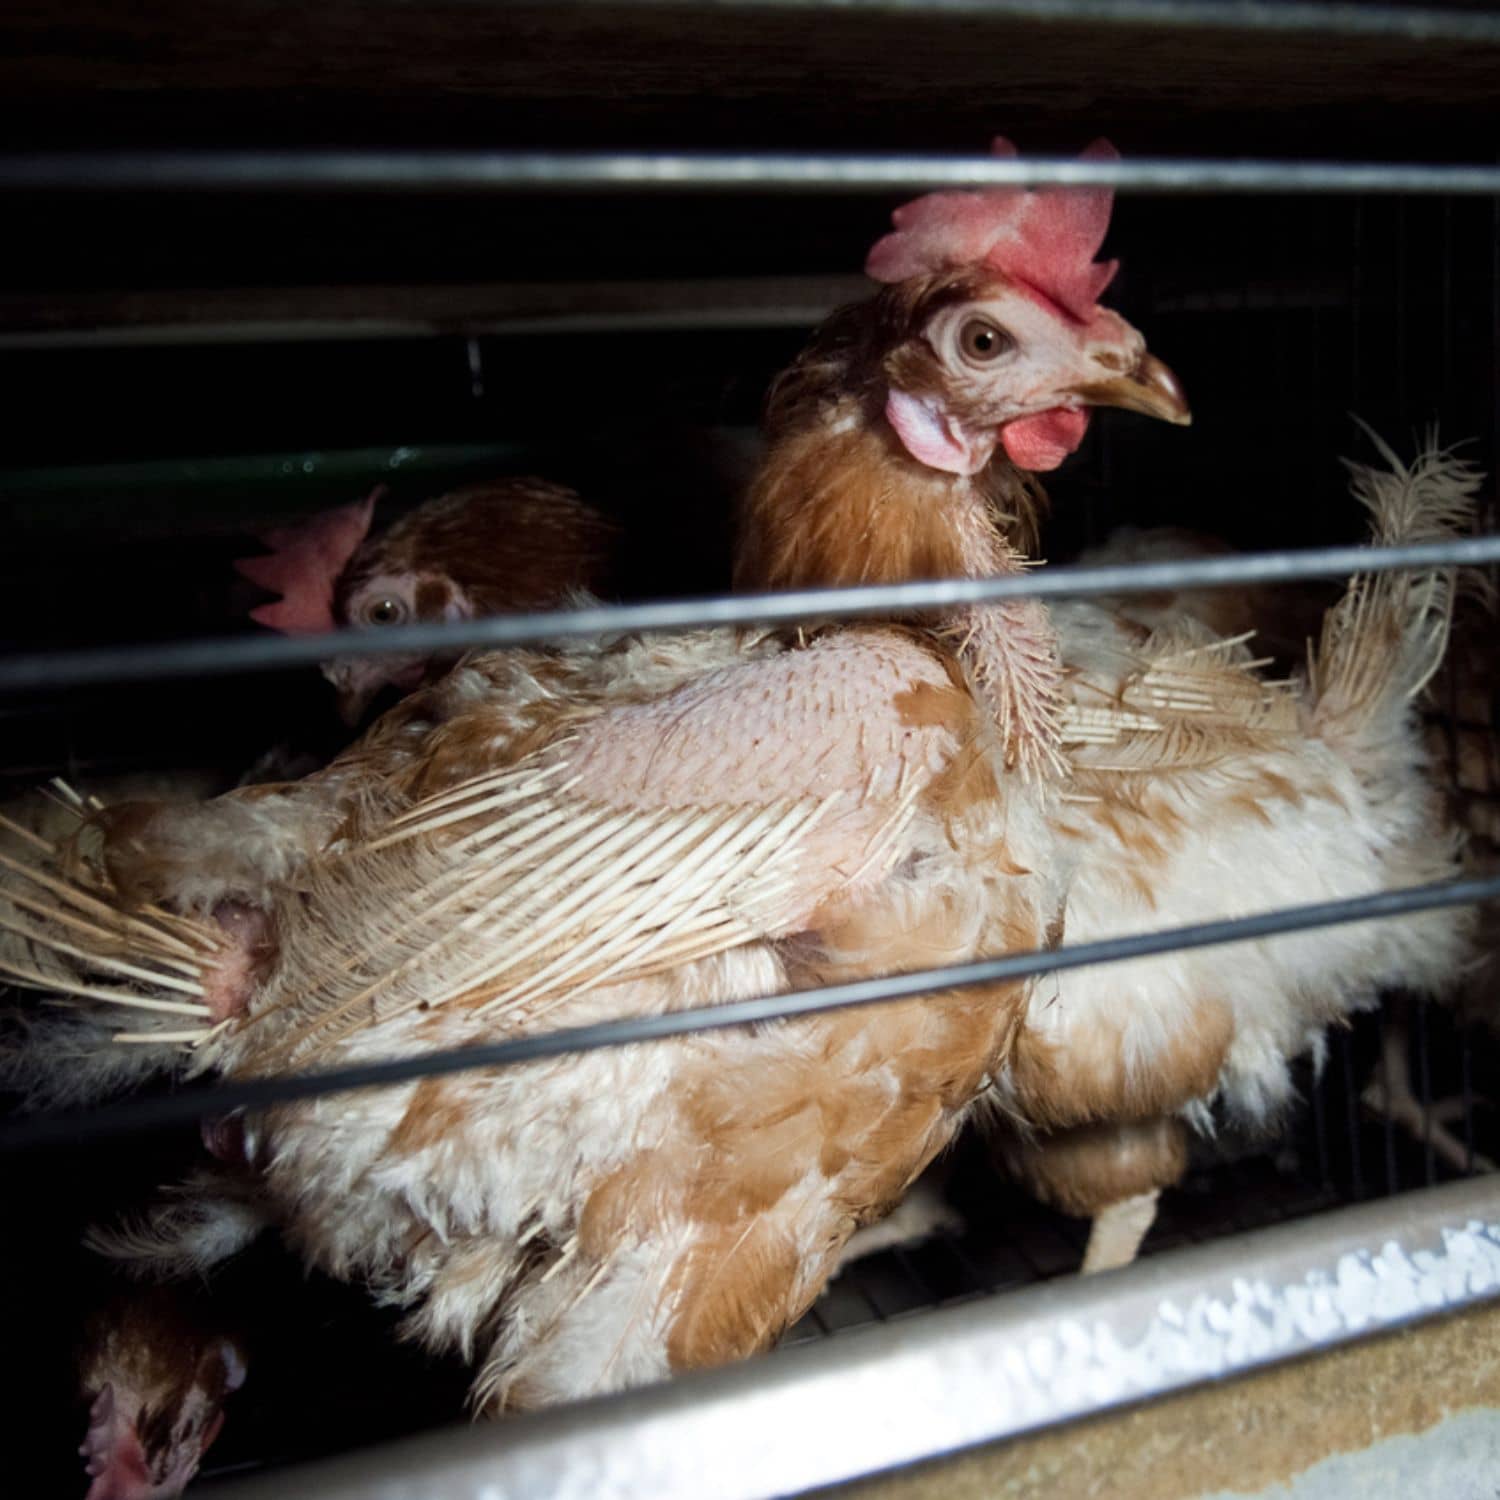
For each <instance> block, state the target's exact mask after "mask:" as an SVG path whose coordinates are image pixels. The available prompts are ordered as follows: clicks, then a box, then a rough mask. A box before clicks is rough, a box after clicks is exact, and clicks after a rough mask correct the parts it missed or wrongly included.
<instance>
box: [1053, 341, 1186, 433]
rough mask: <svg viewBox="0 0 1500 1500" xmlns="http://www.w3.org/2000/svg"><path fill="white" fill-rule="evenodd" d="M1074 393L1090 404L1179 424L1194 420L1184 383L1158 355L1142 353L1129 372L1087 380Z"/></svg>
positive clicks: (1180, 425)
mask: <svg viewBox="0 0 1500 1500" xmlns="http://www.w3.org/2000/svg"><path fill="white" fill-rule="evenodd" d="M1072 394H1073V395H1075V396H1078V397H1080V398H1081V399H1082V400H1084V401H1086V402H1087V403H1088V404H1089V405H1090V406H1118V407H1121V408H1123V409H1124V410H1125V411H1138V412H1140V413H1141V414H1142V415H1143V416H1147V417H1160V418H1161V420H1162V421H1163V422H1172V423H1174V424H1175V425H1176V426H1178V427H1186V426H1187V425H1188V424H1189V423H1190V422H1191V421H1192V420H1193V414H1192V412H1191V411H1189V410H1188V404H1187V397H1186V396H1184V395H1183V393H1182V385H1181V383H1180V382H1179V381H1178V379H1177V377H1176V376H1175V375H1174V374H1173V373H1172V372H1171V371H1170V370H1169V369H1168V368H1167V367H1166V366H1165V365H1164V364H1163V363H1162V362H1161V361H1160V360H1159V359H1158V358H1157V357H1156V356H1155V355H1154V354H1143V355H1141V357H1140V360H1139V361H1138V363H1137V364H1136V367H1135V368H1134V369H1133V370H1131V371H1130V372H1129V373H1128V374H1124V375H1110V376H1107V377H1106V378H1104V379H1102V380H1091V381H1087V382H1085V383H1084V384H1082V385H1079V386H1075V387H1074V389H1073V392H1072Z"/></svg>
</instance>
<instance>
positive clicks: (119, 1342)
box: [79, 1288, 245, 1500]
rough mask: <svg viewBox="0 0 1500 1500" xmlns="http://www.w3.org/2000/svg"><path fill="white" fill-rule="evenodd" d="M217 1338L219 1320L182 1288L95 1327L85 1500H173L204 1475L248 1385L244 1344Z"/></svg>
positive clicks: (90, 1337) (84, 1374) (125, 1300)
mask: <svg viewBox="0 0 1500 1500" xmlns="http://www.w3.org/2000/svg"><path fill="white" fill-rule="evenodd" d="M216 1328H217V1315H216V1316H215V1317H209V1318H203V1317H199V1316H196V1315H195V1311H194V1308H193V1306H192V1298H191V1296H190V1295H189V1293H188V1292H187V1291H186V1290H185V1289H182V1288H172V1289H171V1290H170V1291H169V1290H167V1289H165V1288H146V1289H137V1290H135V1291H133V1292H132V1293H131V1294H129V1295H128V1296H121V1297H119V1298H117V1299H116V1300H114V1301H113V1302H111V1303H110V1304H108V1305H107V1306H105V1307H103V1308H101V1309H100V1310H99V1311H98V1312H97V1313H95V1315H94V1316H93V1317H92V1318H91V1319H90V1320H89V1325H88V1328H87V1330H86V1332H85V1340H86V1343H85V1351H84V1356H83V1359H82V1361H81V1365H80V1371H79V1376H80V1390H81V1393H82V1395H83V1397H84V1399H85V1401H87V1402H88V1404H89V1428H88V1434H87V1436H86V1437H85V1438H84V1442H83V1446H82V1447H81V1448H80V1449H79V1452H80V1454H81V1455H82V1456H83V1458H84V1460H85V1463H86V1468H87V1471H88V1474H89V1477H90V1479H91V1481H92V1482H91V1483H90V1485H89V1491H88V1495H87V1497H86V1500H166V1497H171V1496H176V1495H180V1494H181V1493H182V1490H183V1487H184V1486H185V1485H186V1484H187V1483H188V1481H189V1480H190V1479H192V1477H193V1475H194V1474H196V1473H197V1472H198V1466H199V1464H200V1463H201V1462H202V1459H203V1455H204V1453H206V1452H207V1450H208V1449H209V1447H210V1446H211V1445H212V1443H213V1441H214V1439H215V1438H216V1437H217V1436H218V1433H219V1429H220V1428H221V1427H222V1426H223V1423H224V1411H223V1407H224V1401H225V1399H226V1398H227V1397H228V1396H229V1395H231V1394H232V1393H233V1392H234V1391H235V1390H237V1389H238V1388H239V1386H240V1384H241V1383H242V1382H243V1380H244V1377H245V1366H244V1356H243V1351H242V1348H241V1345H240V1343H239V1341H238V1339H237V1338H235V1337H233V1336H230V1335H227V1334H223V1333H220V1332H217V1331H209V1330H211V1329H216Z"/></svg>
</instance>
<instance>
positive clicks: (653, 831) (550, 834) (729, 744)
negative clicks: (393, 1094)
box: [247, 630, 973, 1066]
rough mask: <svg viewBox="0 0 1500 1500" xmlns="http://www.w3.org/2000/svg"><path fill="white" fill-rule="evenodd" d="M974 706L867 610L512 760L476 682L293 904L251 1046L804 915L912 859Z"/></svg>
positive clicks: (296, 1044)
mask: <svg viewBox="0 0 1500 1500" xmlns="http://www.w3.org/2000/svg"><path fill="white" fill-rule="evenodd" d="M972 719H973V704H972V700H971V699H970V697H969V695H968V694H967V693H966V692H965V691H964V690H963V689H962V688H960V687H957V686H955V685H954V683H953V681H952V680H951V678H950V676H949V673H948V672H947V670H946V669H945V667H944V666H943V665H942V663H941V661H940V660H939V659H938V658H937V657H936V656H935V655H934V654H933V653H932V652H931V651H929V650H927V649H926V648H924V647H923V646H922V645H920V644H918V642H917V641H916V640H914V639H913V638H910V637H908V636H904V635H901V634H898V633H896V632H892V631H875V630H871V631H856V632H848V633H841V634H838V635H833V636H829V637H826V638H824V639H823V640H822V641H820V642H818V643H816V644H814V645H813V646H811V647H809V648H807V649H806V650H802V651H793V652H788V653H785V654H783V655H780V656H777V657H774V658H771V659H759V660H753V661H747V662H743V663H739V664H736V665H732V666H728V667H724V668H721V669H719V670H717V671H714V672H710V673H709V674H707V675H706V676H703V677H701V678H699V679H698V680H695V681H693V682H691V683H689V684H688V685H687V686H685V687H682V688H680V689H678V690H677V691H675V692H672V693H669V694H667V695H665V696H660V697H655V698H651V699H649V700H647V701H641V702H637V703H633V704H626V705H623V706H617V707H613V708H607V709H604V710H602V711H599V712H596V713H593V714H592V715H590V716H588V717H584V718H582V719H581V720H580V721H578V722H576V723H573V724H571V725H564V727H563V728H562V729H561V731H560V733H559V736H558V737H557V738H554V739H552V740H551V741H550V742H548V743H544V744H543V745H542V747H541V748H539V749H538V750H536V751H534V752H533V753H531V754H529V755H526V756H524V757H522V758H521V759H520V760H518V761H512V760H511V752H512V750H513V746H512V745H511V744H510V742H508V741H505V740H504V737H503V736H502V737H500V742H499V743H498V745H497V742H496V740H495V738H494V737H493V736H492V734H491V724H490V711H489V709H487V707H486V705H485V704H484V703H482V702H481V703H480V704H478V705H477V706H476V707H475V708H474V709H473V711H472V712H471V713H469V714H468V715H461V716H459V717H456V718H454V719H452V720H450V721H449V722H448V723H447V724H445V725H444V726H443V728H442V730H441V735H442V740H441V746H440V750H441V753H440V754H438V753H434V754H433V755H431V756H427V757H419V759H418V765H417V770H416V773H415V774H414V775H413V776H412V777H410V778H407V780H406V781H405V783H404V784H400V785H387V786H385V787H384V788H382V789H381V790H380V792H379V794H378V795H372V796H371V798H370V799H369V800H368V801H367V802H366V803H364V804H363V805H362V806H360V807H359V808H358V809H357V811H356V813H355V815H354V816H353V817H352V818H351V820H350V822H349V824H348V825H347V826H346V828H345V830H344V832H343V834H342V836H341V837H340V838H339V840H338V841H337V842H336V843H335V844H334V845H333V846H332V847H330V848H329V849H328V850H327V851H326V852H325V854H324V855H322V856H321V857H319V858H318V859H315V860H314V861H312V862H311V864H310V865H309V866H308V868H307V869H306V871H305V872H304V873H303V875H302V876H301V878H299V880H298V882H297V889H296V890H295V891H294V892H288V893H287V894H286V895H285V897H284V898H282V899H280V900H279V902H278V907H277V912H276V918H275V925H276V928H277V930H278V932H279V935H280V940H281V956H280V960H279V966H278V968H277V970H276V972H275V973H274V975H273V976H272V978H271V980H270V981H269V982H268V984H267V985H266V986H265V987H264V989H263V991H262V993H261V996H260V997H259V998H258V999H257V1000H256V1001H255V1002H253V1003H252V1007H251V1010H252V1016H251V1019H250V1021H249V1022H248V1023H247V1029H248V1030H249V1031H251V1032H255V1031H258V1032H259V1033H260V1035H259V1036H258V1037H257V1039H256V1041H255V1043H254V1046H253V1048H252V1050H253V1052H254V1053H256V1054H257V1056H256V1062H255V1065H256V1066H262V1065H266V1064H269V1063H271V1062H273V1061H274V1062H277V1063H280V1062H283V1061H285V1060H286V1058H287V1057H288V1056H292V1055H297V1056H302V1055H305V1054H306V1052H307V1051H308V1050H309V1048H310V1047H314V1046H316V1047H318V1048H321V1047H322V1046H324V1045H327V1044H329V1043H331V1042H333V1041H336V1040H337V1039H338V1038H339V1037H340V1036H344V1035H347V1034H348V1033H349V1032H350V1031H352V1030H355V1029H357V1028H360V1027H364V1026H367V1025H370V1024H373V1023H375V1022H378V1021H382V1020H385V1019H387V1018H389V1017H391V1016H393V1015H396V1014H400V1013H402V1012H404V1011H407V1010H410V1009H411V1008H413V1007H422V1008H424V1009H430V1008H435V1007H438V1006H443V1005H453V1004H462V1005H464V1006H466V1007H471V1008H479V1009H482V1010H484V1011H486V1012H489V1013H491V1014H492V1015H493V1016H494V1017H495V1022H496V1026H497V1028H501V1029H503V1028H504V1027H506V1026H509V1025H515V1024H521V1023H524V1022H527V1021H530V1020H532V1019H535V1018H536V1017H538V1016H539V1015H541V1014H543V1013H544V1012H548V1011H551V1010H553V1009H555V1008H556V1007H557V1005H558V1004H560V1003H562V1002H564V1001H565V1000H566V999H567V997H568V996H569V995H570V994H573V993H576V992H578V991H579V990H580V989H582V988H584V987H586V986H597V985H599V984H602V983H606V982H620V981H626V980H630V979H635V978H641V977H644V976H646V975H649V974H651V973H655V972H659V971H660V970H662V969H664V968H667V967H670V966H673V965H676V964H680V963H685V962H688V961H690V960H693V959H699V958H703V957H706V956H708V955H711V954H714V953H718V952H722V951H724V950H726V949H729V948H733V947H737V946H739V945H741V944H743V943H746V942H751V941H754V940H757V939H764V938H767V937H777V936H782V935H786V934H790V933H795V932H797V931H800V930H802V929H803V928H805V927H806V926H808V925H809V923H810V921H811V920H812V918H813V916H814V913H815V912H816V911H817V910H818V908H819V907H820V906H823V905H824V903H826V902H828V901H829V900H831V899H832V898H834V897H836V896H857V895H858V894H859V892H861V891H862V890H864V889H868V888H869V887H871V886H873V885H874V884H875V883H876V882H878V881H879V879H880V878H881V876H882V875H883V874H884V873H885V872H886V871H887V870H888V869H889V868H890V866H891V864H892V863H893V862H894V861H895V860H896V859H898V858H899V857H900V855H901V852H902V850H903V832H904V830H906V829H907V828H908V827H909V825H910V823H911V821H912V819H913V818H914V817H915V816H916V815H917V812H918V809H919V805H920V803H921V799H922V797H923V794H924V792H927V791H929V790H931V789H933V788H934V784H935V783H937V782H938V781H939V779H940V778H941V777H942V776H943V774H944V772H945V771H946V770H947V769H948V768H949V767H950V765H951V763H952V762H953V761H954V759H955V756H956V754H957V752H958V751H959V749H960V748H961V747H962V746H963V745H965V744H966V743H967V741H968V740H969V739H970V738H971V737H972V734H973V724H972ZM436 748H438V747H435V749H436ZM497 760H498V761H499V762H500V763H499V764H495V762H496V761H497ZM273 1016H274V1017H275V1020H274V1021H272V1020H271V1018H272V1017H273ZM268 1023H269V1024H268ZM273 1035H274V1038H275V1040H274V1042H273V1041H272V1037H273Z"/></svg>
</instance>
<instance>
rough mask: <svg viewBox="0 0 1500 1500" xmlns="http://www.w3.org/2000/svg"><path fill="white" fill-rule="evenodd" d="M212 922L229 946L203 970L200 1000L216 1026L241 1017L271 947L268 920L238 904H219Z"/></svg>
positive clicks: (222, 902) (262, 914)
mask: <svg viewBox="0 0 1500 1500" xmlns="http://www.w3.org/2000/svg"><path fill="white" fill-rule="evenodd" d="M213 917H214V921H215V922H216V923H217V924H218V926H219V929H220V931H221V932H222V933H223V934H224V936H225V937H227V938H228V939H229V944H228V946H227V947H226V948H225V949H224V950H223V951H222V952H221V954H220V955H219V957H218V958H217V959H215V960H214V961H213V962H212V963H209V964H205V965H204V970H203V991H204V994H203V998H204V1002H205V1003H206V1004H207V1006H208V1009H209V1013H210V1015H211V1016H212V1017H213V1019H214V1021H215V1022H218V1021H227V1020H229V1019H230V1017H232V1016H238V1015H241V1014H243V1012H244V1009H245V1007H246V1005H247V1004H248V1003H249V1000H250V991H251V989H252V988H253V987H254V986H255V985H256V984H257V983H258V982H259V979H260V972H261V968H262V966H263V964H264V962H265V958H266V951H267V949H268V947H269V944H270V919H269V918H268V917H267V915H266V913H265V912H263V911H258V910H256V908H254V907H253V906H245V905H243V904H242V903H240V902H238V901H221V902H220V903H219V904H218V905H217V906H216V907H215V908H214V912H213Z"/></svg>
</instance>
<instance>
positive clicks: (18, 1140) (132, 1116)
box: [0, 876, 1500, 1152]
mask: <svg viewBox="0 0 1500 1500" xmlns="http://www.w3.org/2000/svg"><path fill="white" fill-rule="evenodd" d="M1497 898H1500V876H1490V877H1488V878H1486V879H1471V880H1452V881H1440V882H1438V883H1436V884H1432V885H1421V886H1410V887H1407V888H1405V889H1403V890H1399V891H1381V892H1378V893H1376V894H1375V895H1372V896H1359V897H1355V898H1353V899H1350V900H1345V901H1322V902H1317V903H1315V904H1313V905H1308V906H1293V907H1286V908H1283V909H1281V910H1278V911H1271V912H1263V913H1260V914H1258V915H1255V916H1250V917H1233V918H1225V919H1223V920H1220V921H1216V922H1200V923H1195V924H1192V925H1190V926H1186V927H1171V928H1167V929H1165V930H1163V931H1160V932H1147V933H1133V934H1130V935H1129V936H1126V937H1118V938H1106V939H1104V940H1102V941H1100V942H1094V943H1074V944H1070V945H1068V946H1066V947H1062V948H1053V949H1048V950H1033V951H1030V952H1026V953H1012V954H1007V955H1005V956H1004V957H1002V958H990V959H983V960H981V961H979V962H977V963H966V964H950V965H948V966H946V967H944V968H938V969H922V970H918V971H915V972H911V973H905V974H892V975H887V976H885V977H882V978H879V979H859V980H854V981H851V982H850V983H848V984H835V985H828V986H825V987H823V988H821V989H812V990H797V991H794V992H792V993H791V994H782V995H766V996H761V997H759V998H756V999H753V1000H734V1001H729V1002H728V1003H726V1004H723V1005H716V1006H709V1007H704V1008H700V1009H695V1010H680V1011H671V1012H668V1013H667V1014H665V1015H660V1014H658V1015H649V1016H631V1017H626V1018H623V1019H621V1020H617V1021H601V1022H596V1023H594V1024H592V1025H588V1026H574V1027H568V1028H566V1029H563V1030H558V1031H549V1032H544V1033H541V1034H539V1035H537V1036H528V1037H520V1038H517V1039H516V1040H514V1041H508V1042H495V1043H485V1044H478V1045H474V1046H470V1047H461V1048H456V1049H453V1050H449V1051H443V1052H430V1053H427V1054H425V1055H423V1056H419V1057H402V1058H394V1059H391V1060H389V1061H384V1062H368V1063H359V1064H356V1065H354V1066H352V1067H347V1068H330V1069H322V1070H318V1071H314V1072H305V1073H287V1074H282V1075H279V1076H276V1077H271V1078H257V1079H250V1080H247V1081H244V1082H237V1083H226V1084H216V1085H213V1086H212V1087H208V1088H191V1089H185V1090H183V1091H182V1092H181V1093H178V1094H173V1095H169V1096H167V1097H164V1098H155V1099H126V1100H121V1101H119V1102H117V1103H113V1104H106V1105H101V1106H99V1107H97V1108H94V1109H89V1110H68V1111H58V1112H52V1113H47V1114H40V1115H36V1116H33V1117H31V1118H29V1119H20V1120H12V1121H9V1122H7V1123H5V1124H4V1125H3V1126H0V1152H5V1151H27V1150H34V1149H37V1148H40V1147H45V1146H58V1145H71V1144H75V1143H77V1142H79V1141H82V1140H88V1139H93V1138H98V1137H101V1136H108V1135H114V1134H117V1133H121V1132H129V1131H142V1130H153V1129H158V1128H160V1127H162V1126H168V1125H181V1124H186V1123H188V1122H189V1121H194V1120H201V1119H205V1118H208V1117H211V1116H216V1115H225V1114H229V1113H231V1112H233V1111H236V1110H242V1109H261V1108H265V1107H266V1106H268V1105H272V1104H279V1103H286V1102H288V1101H290V1100H296V1099H312V1098H317V1097H320V1096H322V1095H325V1094H339V1093H348V1092H351V1091H353V1090H356V1089H366V1088H379V1087H386V1086H389V1085H391V1084H397V1083H405V1082H408V1081H410V1080H411V1079H414V1078H431V1077H435V1076H440V1075H445V1074H449V1073H461V1072H470V1071H473V1070H474V1069H478V1068H494V1067H514V1066H516V1065H518V1064H520V1063H527V1062H536V1061H539V1060H541V1059H543V1058H550V1057H562V1056H565V1055H569V1054H574V1053H580V1052H593V1051H597V1050H599V1049H600V1048H604V1047H624V1046H629V1045H632V1044H634V1043H638V1042H647V1041H656V1040H660V1039H661V1038H663V1037H673V1036H685V1035H688V1034H692V1033H699V1032H707V1031H722V1030H724V1029H726V1028H729V1027H735V1026H759V1025H764V1024H766V1023H767V1022H771V1021H783V1020H789V1019H793V1018H795V1017H799V1016H814V1015H822V1014H825V1013H827V1012H829V1011H835V1010H847V1009H851V1008H853V1007H856V1006H865V1005H878V1004H881V1003H884V1002H889V1001H893V1000H906V999H911V998H913V997H915V996H919V995H927V994H929V993H930V992H933V991H940V990H952V989H969V988H972V987H974V986H976V985H986V984H1003V983H1007V982H1012V981H1015V980H1020V979H1028V978H1032V977H1035V976H1036V975H1040V974H1055V973H1060V972H1062V971H1064V970H1068V969H1081V968H1087V967H1091V966H1093V965H1096V964H1111V963H1125V962H1128V961H1129V960H1131V959H1137V958H1148V957H1152V956H1154V955H1157V954H1163V953H1176V952H1180V951H1182V950H1184V949H1190V948H1208V947H1215V946H1219V945H1221V944H1225V943H1236V942H1247V941H1251V940H1253V939H1259V938H1266V937H1274V936H1276V935H1278V934H1285V933H1294V932H1305V931H1307V930H1309V929H1311V928H1318V927H1334V926H1339V925H1342V924H1345V923H1349V922H1361V921H1369V920H1372V919H1375V918H1384V917H1394V916H1401V915H1405V914H1410V913H1413V912H1422V911H1433V910H1437V909H1439V908H1443V907H1451V906H1469V905H1474V904H1475V903H1478V902H1482V901H1491V900H1495V899H1497ZM934 1003H937V1002H934Z"/></svg>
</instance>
